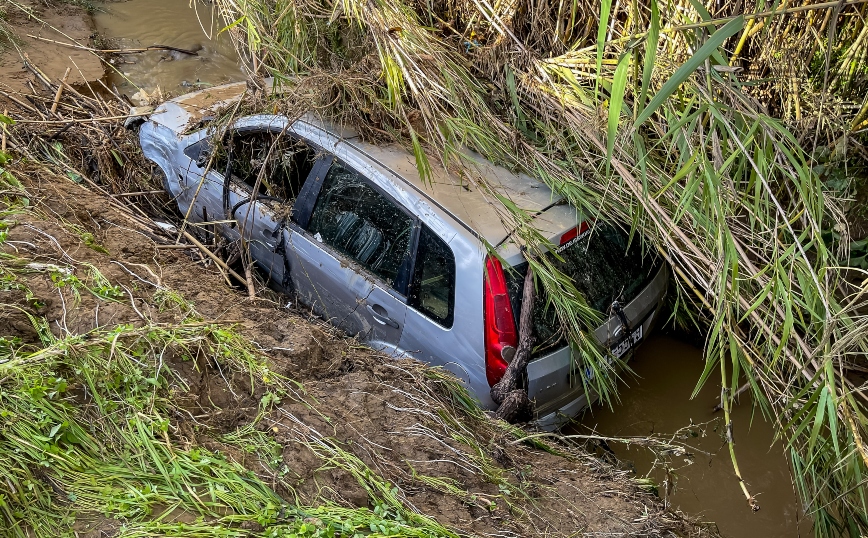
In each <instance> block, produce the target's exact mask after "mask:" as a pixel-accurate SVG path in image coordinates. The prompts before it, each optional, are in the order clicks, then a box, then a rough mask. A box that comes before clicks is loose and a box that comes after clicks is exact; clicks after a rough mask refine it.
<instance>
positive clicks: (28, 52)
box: [0, 0, 105, 112]
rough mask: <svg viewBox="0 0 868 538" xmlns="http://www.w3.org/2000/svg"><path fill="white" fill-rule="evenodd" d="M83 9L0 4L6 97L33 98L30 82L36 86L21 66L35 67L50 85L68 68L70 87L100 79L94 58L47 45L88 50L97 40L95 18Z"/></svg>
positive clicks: (0, 76) (20, 0)
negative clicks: (28, 95) (19, 94)
mask: <svg viewBox="0 0 868 538" xmlns="http://www.w3.org/2000/svg"><path fill="white" fill-rule="evenodd" d="M84 5H85V2H77V3H67V2H63V1H60V0H52V1H49V2H43V1H38V0H3V1H2V2H0V15H2V17H0V24H3V29H4V30H6V31H8V32H9V34H8V35H7V34H6V33H5V32H3V33H2V35H0V81H2V83H3V89H4V90H5V91H12V92H23V93H31V91H30V87H29V85H28V81H30V83H32V84H36V85H39V82H38V81H34V80H33V73H32V71H30V70H28V69H27V68H25V66H24V63H25V61H26V62H29V63H30V64H32V65H35V66H39V69H40V70H41V71H42V72H43V73H44V74H45V75H46V76H48V77H49V78H50V79H51V80H59V79H61V78H62V77H63V75H64V73H65V72H66V69H67V68H70V72H69V77H68V79H67V81H68V82H69V83H70V84H83V83H85V82H92V81H95V80H98V79H100V78H102V76H103V73H104V71H105V69H104V67H103V64H102V62H101V61H100V59H99V58H98V57H97V56H95V55H94V54H92V53H91V52H89V51H86V50H82V49H76V48H72V47H69V46H63V45H59V44H56V43H52V42H51V41H61V42H65V43H80V44H82V45H84V46H92V45H91V43H92V38H93V37H95V33H94V25H93V18H92V16H91V15H90V14H89V13H88V12H87V10H86V9H84V7H83V6H84ZM31 36H36V37H38V38H42V39H41V40H40V39H34V37H31ZM0 112H2V111H0Z"/></svg>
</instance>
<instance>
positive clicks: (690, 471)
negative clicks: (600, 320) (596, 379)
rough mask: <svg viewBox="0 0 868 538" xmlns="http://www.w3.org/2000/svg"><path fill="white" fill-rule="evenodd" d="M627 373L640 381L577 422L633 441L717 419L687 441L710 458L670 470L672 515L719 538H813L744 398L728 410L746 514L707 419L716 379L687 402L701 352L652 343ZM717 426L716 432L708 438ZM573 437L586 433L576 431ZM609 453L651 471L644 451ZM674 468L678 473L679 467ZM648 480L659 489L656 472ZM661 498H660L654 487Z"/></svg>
mask: <svg viewBox="0 0 868 538" xmlns="http://www.w3.org/2000/svg"><path fill="white" fill-rule="evenodd" d="M630 366H631V367H632V368H633V370H634V371H635V372H636V374H637V375H638V376H639V377H638V378H635V379H628V380H627V384H628V385H629V387H627V386H626V385H622V390H621V402H620V404H618V405H616V406H615V407H614V410H612V411H610V410H608V409H602V408H599V407H597V408H595V409H594V412H593V414H591V413H586V414H585V416H584V417H583V418H582V424H583V425H584V426H588V427H593V428H595V429H596V430H597V432H598V433H600V434H602V435H606V436H635V435H648V434H651V433H657V434H666V433H674V432H675V431H677V430H679V429H680V428H683V427H686V426H688V425H689V424H690V421H691V420H692V421H693V422H694V423H704V422H707V421H713V420H715V419H718V420H717V422H715V423H714V424H711V425H710V426H709V428H708V429H707V435H706V436H705V437H698V438H691V439H689V440H687V441H686V442H687V443H688V444H690V445H692V446H694V447H696V448H697V449H699V450H702V451H704V452H709V453H711V454H712V455H711V456H708V455H703V454H701V453H699V452H698V451H697V452H694V453H695V462H694V463H693V464H692V465H686V464H685V462H684V460H683V459H679V458H676V459H675V460H674V461H673V462H672V466H673V468H675V469H677V470H676V471H675V473H676V475H677V476H676V480H677V481H676V488H675V491H674V493H672V494H671V495H670V496H669V500H670V502H671V504H672V506H673V507H674V508H680V509H681V510H682V511H684V512H685V513H687V514H690V515H693V516H698V517H700V518H701V519H703V520H705V521H714V522H716V523H717V525H718V528H719V529H720V531H721V532H722V533H723V534H724V536H727V537H732V538H751V537H756V538H760V537H762V538H777V537H780V538H784V537H787V538H789V537H793V536H799V535H801V536H812V533H811V525H810V522H809V521H808V520H806V519H805V518H804V515H803V514H802V512H801V510H800V509H799V504H800V503H799V502H798V500H797V498H796V494H795V492H794V491H793V487H792V485H791V480H790V474H789V469H788V467H787V462H786V459H785V456H784V453H783V449H782V447H781V445H780V443H778V444H775V445H772V440H773V431H772V427H771V425H770V424H768V423H766V422H764V421H763V419H762V416H761V414H760V412H759V410H758V409H757V410H756V412H754V409H752V406H751V402H750V398H749V397H747V395H743V396H742V398H741V401H740V402H739V404H738V406H737V407H736V408H735V409H734V410H733V421H734V424H735V441H736V445H735V446H736V455H737V457H738V464H739V467H740V469H741V472H742V476H743V477H744V479H745V481H746V482H747V484H748V488H749V490H750V492H751V493H752V494H754V495H756V497H757V500H758V502H759V504H760V507H761V509H760V511H759V512H751V510H750V509H749V508H748V506H747V503H746V502H745V499H744V496H743V494H742V492H741V489H740V488H739V486H738V483H737V481H736V479H735V476H734V474H733V470H732V463H731V460H730V458H729V451H728V449H727V447H726V445H724V444H723V440H722V438H721V436H720V433H719V432H720V431H721V428H720V425H722V421H723V417H722V415H723V413H722V412H719V413H712V409H713V408H714V406H715V404H716V403H717V401H718V397H719V394H720V376H719V375H718V376H717V377H716V378H714V377H713V378H712V379H709V381H708V382H707V383H706V385H705V387H704V388H703V389H702V391H701V392H700V393H699V395H698V396H697V397H696V398H695V399H693V400H690V399H689V398H690V395H691V393H692V392H693V388H694V386H695V384H696V381H697V380H698V379H699V376H700V374H701V372H702V369H703V366H704V363H703V362H702V351H701V350H700V349H698V348H696V347H693V346H691V345H688V344H685V343H683V342H680V341H678V340H675V339H672V338H669V337H665V336H655V337H652V338H651V339H650V340H649V341H647V342H645V343H644V344H643V345H642V346H641V347H640V348H639V349H638V350H637V352H636V355H635V357H634V358H633V360H632V361H631V362H630ZM715 426H717V431H713V429H714V427H715ZM575 429H576V433H587V429H586V428H583V427H582V426H576V427H575ZM609 446H610V447H611V448H612V450H613V451H614V452H615V453H616V455H617V456H618V457H619V458H620V459H622V460H628V461H630V462H632V463H633V464H634V465H635V468H636V472H637V474H638V475H645V474H646V473H648V472H649V469H651V467H652V463H653V460H654V456H653V455H651V454H650V453H649V452H648V451H647V450H646V449H643V448H638V447H633V448H630V449H627V448H625V447H624V445H621V444H619V443H609ZM679 467H680V468H679ZM650 476H651V478H653V479H654V480H655V482H656V483H657V484H662V483H663V480H664V478H665V476H664V473H663V472H662V471H652V472H651V475H650ZM660 495H661V497H662V496H663V495H664V493H663V488H662V487H661V488H660Z"/></svg>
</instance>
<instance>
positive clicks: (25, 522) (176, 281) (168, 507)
mask: <svg viewBox="0 0 868 538" xmlns="http://www.w3.org/2000/svg"><path fill="white" fill-rule="evenodd" d="M11 129H12V131H11V135H10V139H9V142H10V144H11V143H13V142H14V147H15V148H17V149H16V150H14V151H13V152H12V153H11V154H10V155H8V156H5V157H4V164H3V165H2V167H3V168H4V169H5V170H7V171H9V172H10V173H11V174H4V175H3V187H2V191H3V195H2V209H0V215H2V217H3V221H2V225H0V252H2V254H0V277H2V278H0V282H2V287H0V290H2V291H0V296H2V299H0V305H2V307H0V327H2V330H0V342H2V345H0V384H2V394H3V396H2V397H0V399H2V400H3V401H2V404H0V407H2V408H4V414H3V418H2V425H0V460H3V461H4V465H3V466H2V469H0V475H3V478H4V479H3V480H0V494H2V496H3V499H4V503H5V505H4V506H5V509H4V510H3V511H2V512H0V517H2V518H3V521H4V523H3V524H4V526H5V527H6V528H7V529H12V531H11V532H12V535H20V536H28V535H34V534H35V535H49V534H57V533H62V532H66V533H67V534H71V533H73V532H75V533H78V536H115V535H123V536H144V535H178V534H183V532H181V531H182V530H184V529H189V528H193V527H195V528H197V529H199V530H198V531H197V532H198V533H199V534H196V535H197V536H212V535H214V536H216V535H221V536H249V535H256V536H259V535H263V536H264V535H269V536H270V535H279V534H278V533H277V531H278V530H281V532H284V530H285V529H287V528H289V529H293V530H292V532H295V533H296V535H301V536H313V535H317V536H318V535H323V536H327V535H332V534H334V533H335V532H337V534H338V535H352V534H353V533H355V532H357V531H358V532H361V531H360V530H359V529H361V528H364V529H365V530H364V532H363V533H364V534H374V535H425V536H434V535H438V536H439V535H442V536H453V535H455V533H457V534H462V535H476V536H484V535H500V536H535V535H536V536H543V535H545V536H575V535H576V534H577V533H578V534H579V535H596V536H599V535H607V536H640V535H671V534H669V533H672V534H674V535H681V536H687V535H699V533H700V528H699V527H697V526H695V525H691V524H688V523H685V522H684V521H683V520H681V519H680V518H678V517H676V516H673V515H672V514H668V513H667V512H665V511H664V510H663V508H662V505H661V503H660V501H659V500H658V499H657V498H656V497H654V496H653V495H651V494H649V493H646V492H644V491H642V490H640V489H639V487H638V486H637V485H636V484H635V483H634V482H633V481H632V480H631V479H629V478H628V476H627V474H626V473H624V472H621V471H617V470H616V469H615V468H613V467H611V466H609V465H606V464H603V463H601V462H599V461H598V460H597V459H595V458H593V457H591V456H589V455H587V454H585V453H584V452H582V451H581V449H579V448H577V447H567V446H562V445H559V444H548V445H545V446H542V445H540V444H539V443H533V444H535V445H536V446H532V445H529V444H527V442H532V441H527V442H522V441H521V439H522V438H523V437H525V436H526V432H524V431H522V430H520V429H515V428H513V427H511V426H508V425H506V424H505V423H502V422H494V421H492V420H490V419H488V418H487V417H486V416H485V415H484V414H482V413H481V412H479V411H478V409H475V408H474V407H473V406H469V407H468V406H467V405H466V399H465V398H466V395H464V394H463V393H462V391H461V390H460V387H459V386H458V385H457V384H456V383H455V382H454V381H452V380H451V379H450V378H448V377H447V376H445V375H444V374H442V373H440V372H439V371H437V370H432V369H428V368H426V367H424V366H422V365H419V364H417V363H414V362H412V361H400V362H396V361H393V360H389V359H386V358H384V357H381V356H379V355H377V354H376V353H374V352H372V351H370V350H369V349H367V348H365V347H363V346H361V345H360V344H358V343H357V342H356V341H354V340H351V339H347V338H344V337H341V336H340V335H337V334H334V333H333V331H332V330H331V329H330V328H329V327H328V326H325V325H323V324H322V323H321V322H319V321H317V320H315V319H312V318H310V317H309V316H307V315H306V314H305V313H304V312H302V311H298V310H293V309H288V308H286V302H287V301H286V299H285V298H283V297H279V296H274V295H271V294H269V293H268V292H267V291H266V290H264V289H259V290H258V291H259V293H258V298H257V299H255V300H251V299H249V298H247V294H246V291H245V292H244V293H242V292H239V291H238V290H237V289H235V288H233V287H230V286H228V285H227V284H226V282H225V280H224V278H223V277H222V276H221V274H220V273H219V272H218V270H217V268H216V267H215V266H214V265H212V264H208V263H205V262H204V261H203V256H201V255H200V254H197V251H196V250H195V249H186V248H183V249H179V248H167V247H168V246H169V245H170V244H171V243H173V242H174V237H175V235H174V234H161V232H160V231H159V230H160V228H159V227H158V226H156V225H155V224H154V223H153V221H152V220H150V219H149V218H148V217H146V216H144V215H143V214H142V213H140V212H138V210H137V209H136V208H131V207H130V206H129V205H128V204H127V202H125V200H135V199H139V200H141V199H142V197H135V196H133V197H123V196H117V195H118V194H122V192H123V191H127V192H129V191H147V190H152V189H153V188H154V185H153V184H152V183H149V181H151V180H150V178H149V176H148V169H147V167H146V166H145V163H143V162H142V159H141V156H140V154H138V153H137V152H138V150H137V147H136V145H135V136H134V135H133V134H132V133H129V132H127V131H125V130H123V129H122V128H121V127H120V125H119V124H118V123H117V122H104V123H102V124H100V126H99V127H98V128H97V127H95V126H93V125H89V124H73V125H70V126H68V127H67V128H66V129H65V130H63V131H62V132H58V131H59V127H57V126H51V127H50V128H48V127H47V126H46V127H42V126H33V125H22V126H12V128H11ZM18 181H20V185H19V184H18V183H17V182H18ZM97 182H100V183H101V184H102V186H100V187H97V186H96V185H97ZM88 185H90V186H89V187H88ZM97 188H99V189H105V190H108V191H111V192H114V193H115V195H113V196H108V195H106V194H102V193H100V192H98V191H97V190H96V189H97ZM148 201H149V204H150V207H151V208H152V209H153V208H156V209H159V207H160V203H165V202H166V200H162V199H160V197H159V196H158V195H151V196H150V198H148ZM37 387H42V388H37ZM45 387H49V388H47V389H46V388H45ZM21 447H25V449H24V450H22V449H21ZM544 449H547V450H549V451H555V452H558V453H559V454H558V455H555V454H552V453H549V452H547V451H546V450H544ZM203 458H204V459H205V460H206V461H207V465H205V466H204V467H203V464H202V461H203ZM187 461H189V462H191V463H190V464H189V465H190V466H189V467H184V466H183V465H182V464H181V463H179V462H187ZM170 468H173V469H175V470H174V471H171V472H170V471H167V470H166V469H170ZM97 485H98V486H99V487H97ZM215 488H216V489H215ZM248 490H249V491H248ZM209 492H210V493H209ZM340 510H347V511H345V512H341V511H340ZM360 521H361V522H362V523H359V522H360ZM378 522H379V523H378ZM383 522H385V523H383ZM185 525H186V526H185ZM377 525H386V526H383V527H382V528H380V527H377ZM388 525H394V527H388ZM191 526H193V527H191ZM299 528H302V529H303V531H304V532H308V531H310V532H309V533H308V534H304V533H303V532H299ZM336 529H337V531H336ZM341 529H343V531H342V530H341ZM396 529H397V530H396ZM413 529H415V530H413ZM286 532H287V533H288V532H289V531H286ZM701 532H702V535H703V536H705V535H708V533H709V531H708V529H702V530H701ZM317 533H320V534H317ZM329 533H332V534H329ZM342 533H343V534H342ZM288 535H293V534H288Z"/></svg>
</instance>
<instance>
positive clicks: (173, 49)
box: [27, 34, 199, 56]
mask: <svg viewBox="0 0 868 538" xmlns="http://www.w3.org/2000/svg"><path fill="white" fill-rule="evenodd" d="M27 37H30V38H33V39H37V40H39V41H45V42H46V43H54V44H55V45H61V46H64V47H69V48H71V49H79V50H86V51H88V52H95V53H99V54H140V53H142V52H148V51H151V50H168V51H171V52H180V53H182V54H187V55H189V56H199V53H198V52H196V51H195V50H189V49H182V48H178V47H172V46H169V45H151V46H149V47H142V48H138V49H94V48H91V47H85V46H84V45H78V44H76V43H64V42H63V41H56V40H54V39H48V38H45V37H39V36H35V35H31V34H27Z"/></svg>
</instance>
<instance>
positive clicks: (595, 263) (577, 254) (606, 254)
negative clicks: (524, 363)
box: [506, 223, 659, 355]
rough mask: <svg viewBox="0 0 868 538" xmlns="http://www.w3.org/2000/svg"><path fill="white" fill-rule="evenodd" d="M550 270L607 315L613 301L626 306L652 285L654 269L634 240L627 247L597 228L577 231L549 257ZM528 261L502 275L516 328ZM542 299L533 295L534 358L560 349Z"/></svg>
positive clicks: (613, 233) (616, 234) (607, 229)
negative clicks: (554, 267)
mask: <svg viewBox="0 0 868 538" xmlns="http://www.w3.org/2000/svg"><path fill="white" fill-rule="evenodd" d="M549 256H551V257H552V260H553V261H554V264H555V266H556V267H557V268H558V269H559V270H560V271H561V272H563V273H564V274H565V275H567V276H569V277H570V278H571V279H572V280H573V283H574V284H575V286H576V288H577V289H578V290H579V291H580V292H581V293H582V294H583V295H584V296H585V299H586V300H587V301H588V304H590V305H591V306H592V307H593V308H595V309H596V310H599V311H600V312H602V313H603V314H606V315H608V314H610V312H609V310H610V307H611V305H612V302H613V301H615V300H617V301H619V302H620V303H621V304H622V305H625V304H627V303H629V302H630V301H632V300H633V299H634V298H636V296H637V295H639V293H640V292H641V291H642V290H643V289H644V288H645V287H646V286H647V285H648V284H649V283H650V282H651V280H652V279H653V278H654V275H655V274H656V272H657V271H656V269H657V267H659V260H658V258H657V256H656V255H653V254H650V253H648V252H644V253H643V251H642V246H641V244H640V241H639V240H638V239H636V238H634V240H633V241H632V243H630V241H629V236H628V235H627V234H626V233H625V232H624V231H622V230H620V229H618V228H616V227H615V226H613V225H611V224H605V223H598V224H596V225H594V226H593V227H592V228H590V229H588V230H586V231H584V232H582V233H581V234H579V235H578V236H577V237H576V238H575V239H572V240H571V241H569V242H568V243H566V244H565V245H563V246H562V247H560V248H559V249H558V252H557V256H560V258H561V259H560V260H559V259H557V256H555V254H553V253H549ZM527 267H528V264H527V262H524V263H522V264H519V265H516V266H514V267H512V268H511V269H509V270H507V272H506V273H507V274H506V280H507V286H508V288H509V296H510V301H511V302H512V310H513V313H514V315H515V317H516V324H517V323H518V316H519V313H520V312H521V296H522V286H523V285H524V276H525V275H526V274H527ZM546 303H547V301H546V298H545V297H544V296H541V295H537V299H536V301H534V315H533V319H534V336H536V345H537V347H536V349H535V352H534V355H538V354H539V353H542V352H543V351H545V350H548V349H551V348H553V347H557V346H560V345H563V335H562V331H561V330H560V327H559V323H558V320H557V316H556V314H555V312H554V307H551V306H549V307H548V308H547V307H546Z"/></svg>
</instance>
